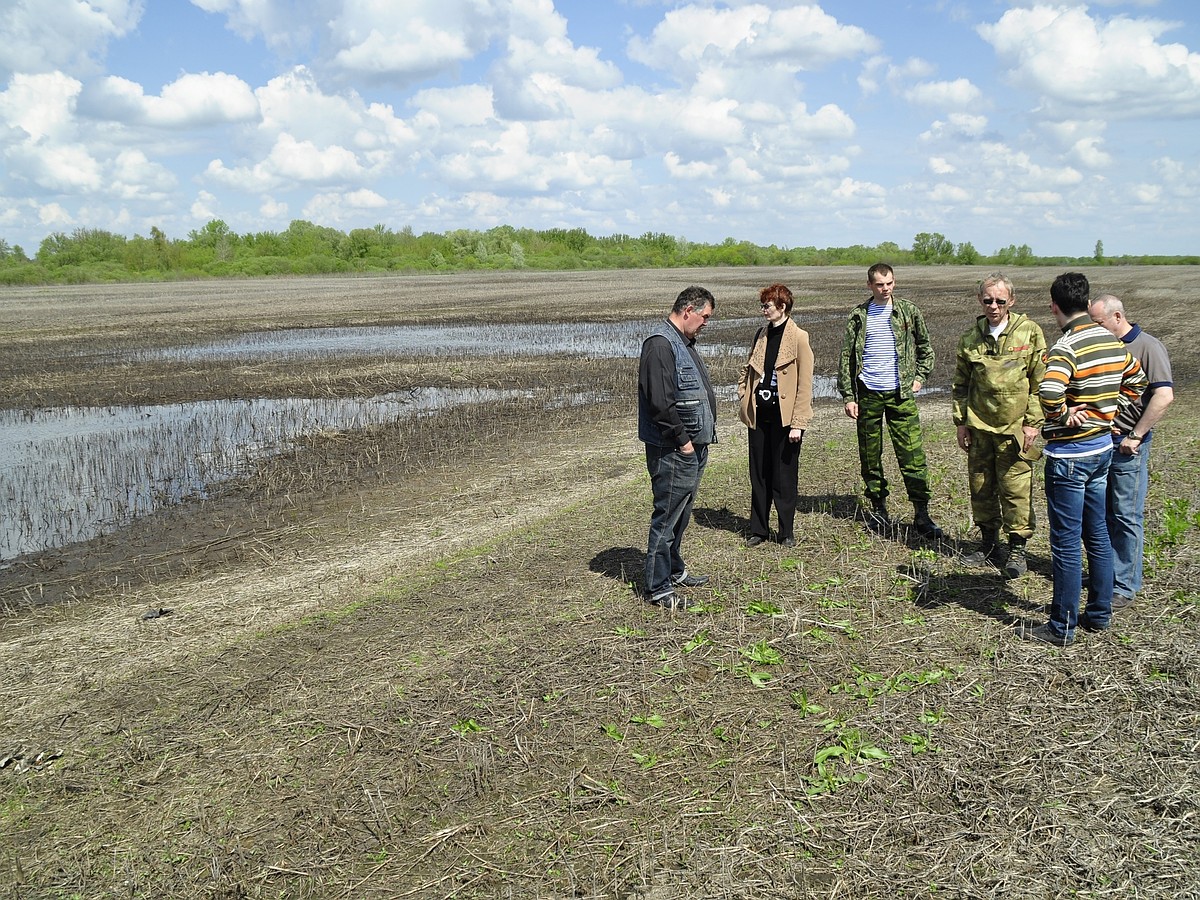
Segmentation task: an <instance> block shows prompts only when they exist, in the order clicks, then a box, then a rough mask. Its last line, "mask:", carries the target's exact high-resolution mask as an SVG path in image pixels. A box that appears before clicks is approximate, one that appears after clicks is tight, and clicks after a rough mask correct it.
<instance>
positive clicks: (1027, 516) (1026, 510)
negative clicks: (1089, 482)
mask: <svg viewBox="0 0 1200 900" xmlns="http://www.w3.org/2000/svg"><path fill="white" fill-rule="evenodd" d="M1045 355H1046V336H1045V335H1044V334H1043V333H1042V329H1041V327H1040V326H1039V325H1038V324H1037V323H1036V322H1034V321H1033V320H1032V319H1030V318H1029V317H1028V316H1026V315H1024V314H1023V313H1019V312H1016V311H1013V312H1011V313H1009V317H1008V324H1007V325H1006V326H1005V329H1004V331H1003V332H1001V333H1000V336H999V338H998V339H997V338H993V337H992V336H991V332H990V330H989V328H988V322H987V319H986V318H985V317H984V316H979V317H978V319H977V320H976V322H975V325H974V326H973V327H972V328H970V329H969V330H968V331H967V332H966V333H965V334H963V336H962V337H961V338H960V339H959V342H958V352H957V354H956V357H955V358H956V363H955V367H954V383H953V386H952V389H951V390H952V398H953V414H954V424H955V425H965V426H967V428H969V429H970V431H971V446H970V449H969V450H968V451H967V475H968V478H969V481H970V485H971V514H972V516H973V517H974V519H975V524H976V525H978V526H979V527H980V528H981V529H983V530H985V531H988V530H990V531H992V532H994V533H995V532H1002V533H1004V534H1006V535H1008V537H1009V539H1010V540H1011V539H1012V538H1014V537H1015V538H1018V539H1020V540H1021V541H1025V540H1028V539H1029V538H1030V537H1031V536H1032V535H1033V529H1034V524H1035V522H1034V514H1033V460H1034V459H1036V458H1037V456H1036V453H1022V452H1021V442H1022V437H1023V435H1022V429H1023V428H1024V427H1031V428H1041V426H1042V421H1043V417H1042V409H1041V404H1040V403H1039V402H1038V385H1039V384H1041V381H1042V376H1043V375H1044V374H1045V371H1046V362H1045Z"/></svg>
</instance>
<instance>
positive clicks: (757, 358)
mask: <svg viewBox="0 0 1200 900" xmlns="http://www.w3.org/2000/svg"><path fill="white" fill-rule="evenodd" d="M766 356H767V329H766V326H764V327H762V328H760V329H759V330H758V334H756V335H755V337H754V345H753V346H752V347H751V348H750V358H749V359H748V360H746V364H745V365H744V366H742V376H741V378H740V379H738V400H739V401H740V405H741V411H740V416H741V419H742V421H743V422H745V423H746V426H747V427H748V428H754V427H755V422H756V421H757V413H756V409H755V407H756V405H757V402H758V401H757V397H756V396H755V393H754V388H755V387H756V386H757V385H758V383H759V382H760V381H762V377H763V368H764V364H765V362H766ZM775 372H776V378H777V380H778V382H779V418H780V424H781V425H783V426H784V427H791V428H800V429H805V428H807V427H808V423H809V422H811V421H812V417H813V405H812V379H813V355H812V347H811V346H810V345H809V343H808V332H807V331H805V330H804V329H802V328H801V327H800V326H799V325H797V324H796V323H795V322H793V321H792V320H791V319H790V318H789V319H788V320H787V324H785V325H784V326H783V340H782V341H780V343H779V357H778V358H777V359H776V360H775Z"/></svg>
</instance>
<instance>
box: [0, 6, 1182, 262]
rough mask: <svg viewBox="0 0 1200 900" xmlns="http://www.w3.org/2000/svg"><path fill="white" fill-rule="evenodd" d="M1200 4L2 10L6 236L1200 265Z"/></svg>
mask: <svg viewBox="0 0 1200 900" xmlns="http://www.w3.org/2000/svg"><path fill="white" fill-rule="evenodd" d="M1198 218H1200V12H1198V11H1197V6H1196V5H1195V3H1194V0H1132V2H1118V0H1096V2H1092V3H1088V4H1082V3H1071V2H1061V3H1048V2H1047V3H1044V2H1031V3H1013V2H995V0H961V2H957V0H929V2H923V0H912V2H906V0H886V2H885V0H843V2H833V0H824V2H823V3H812V4H804V3H785V2H775V0H765V2H737V0H725V2H699V0H696V2H665V0H609V2H605V0H190V2H189V0H153V2H151V0H87V2H84V0H0V239H3V240H5V241H7V242H8V244H9V245H10V246H15V245H20V246H21V247H22V248H23V249H24V250H25V251H26V252H27V253H28V254H29V255H31V256H32V255H33V254H34V253H36V251H37V249H38V247H39V245H40V244H41V242H42V240H43V239H44V238H45V237H46V236H48V235H50V234H52V233H55V232H63V233H66V234H70V233H71V232H73V231H74V230H75V229H77V228H97V229H104V230H108V231H112V232H116V233H118V234H123V235H127V236H132V235H134V234H141V235H149V233H150V229H151V228H152V227H157V228H159V229H161V230H162V231H163V232H165V233H166V234H167V236H168V237H171V238H186V237H187V236H188V234H189V233H190V232H191V231H193V230H198V229H200V228H202V227H203V226H204V225H205V224H206V223H208V222H209V221H211V220H213V219H220V220H222V221H224V222H225V223H226V224H227V225H228V226H229V227H230V228H231V229H232V230H233V231H235V232H237V233H239V234H245V233H249V232H261V231H283V230H285V229H286V228H287V227H288V224H289V223H290V222H291V221H293V220H295V219H304V220H307V221H310V222H314V223H316V224H318V225H325V226H330V227H333V228H338V229H340V230H343V231H349V230H351V229H353V228H371V227H373V226H375V225H376V224H382V225H385V226H387V227H388V228H391V229H392V230H395V231H399V230H401V229H402V228H405V227H411V228H412V229H413V231H414V232H416V233H418V234H420V233H422V232H427V231H431V232H446V231H452V230H455V229H460V228H467V229H479V230H485V229H488V228H492V227H495V226H497V225H512V226H514V227H518V228H534V229H544V228H584V229H586V230H587V231H588V232H589V233H591V234H593V235H597V236H599V235H610V234H629V235H633V236H639V235H642V234H645V233H646V232H656V233H665V234H670V235H674V236H675V237H678V238H685V239H687V240H690V241H698V242H704V243H719V242H721V241H723V240H725V239H726V238H734V239H736V240H739V241H742V240H745V241H751V242H753V243H756V244H761V245H764V246H766V245H772V244H773V245H776V246H779V247H805V246H815V247H820V248H825V247H840V246H849V245H853V244H863V245H867V246H875V245H877V244H880V243H882V242H885V241H892V242H895V243H896V244H898V245H899V246H901V247H905V248H907V247H910V246H911V245H912V242H913V238H914V237H915V236H916V235H917V234H919V233H922V232H929V233H938V234H942V235H944V236H945V237H946V238H948V239H949V240H950V241H952V242H954V243H955V244H961V243H964V242H970V243H971V244H972V245H973V246H974V247H975V248H976V249H977V250H979V251H980V252H981V253H984V254H990V253H992V252H994V251H996V250H997V249H1000V248H1003V247H1007V246H1009V245H1017V246H1020V245H1022V244H1027V245H1029V247H1030V248H1031V249H1032V250H1033V252H1034V253H1035V254H1037V255H1041V256H1051V255H1055V256H1057V255H1069V256H1091V255H1092V254H1093V252H1094V251H1095V249H1096V243H1097V241H1101V242H1102V244H1103V251H1104V254H1105V255H1106V256H1119V255H1125V254H1169V255H1180V254H1197V253H1200V227H1198V226H1197V221H1198Z"/></svg>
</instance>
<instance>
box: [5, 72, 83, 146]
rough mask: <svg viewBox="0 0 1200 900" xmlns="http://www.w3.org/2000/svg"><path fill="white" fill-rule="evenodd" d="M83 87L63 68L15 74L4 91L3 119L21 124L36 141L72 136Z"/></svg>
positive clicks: (20, 126) (63, 138) (14, 123)
mask: <svg viewBox="0 0 1200 900" xmlns="http://www.w3.org/2000/svg"><path fill="white" fill-rule="evenodd" d="M81 87H82V85H81V84H80V83H79V82H78V81H77V80H75V79H74V78H71V77H69V76H67V75H64V74H62V73H61V72H51V73H47V74H44V75H23V74H18V75H14V76H13V77H12V80H11V81H10V82H9V86H8V90H6V91H4V92H3V93H0V121H4V122H5V123H7V124H8V125H10V126H15V127H17V128H20V129H21V130H23V131H24V132H25V134H26V136H27V137H28V139H31V140H34V141H42V140H65V139H69V138H70V137H72V136H73V135H74V122H73V117H74V112H75V101H76V98H77V97H78V96H79V91H80V88H81Z"/></svg>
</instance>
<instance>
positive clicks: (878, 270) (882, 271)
mask: <svg viewBox="0 0 1200 900" xmlns="http://www.w3.org/2000/svg"><path fill="white" fill-rule="evenodd" d="M895 274H896V273H895V272H893V271H892V267H891V266H889V265H888V264H887V263H875V265H873V266H871V268H869V269H867V284H870V283H871V282H872V281H874V280H875V276H876V275H895Z"/></svg>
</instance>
